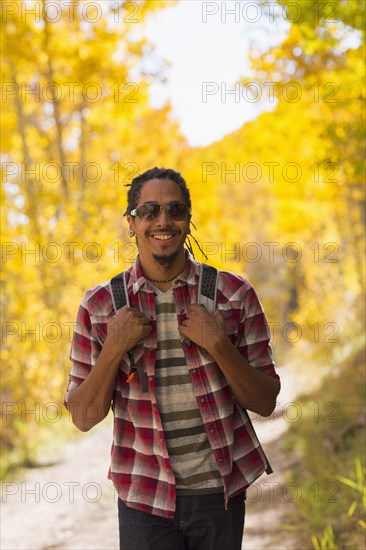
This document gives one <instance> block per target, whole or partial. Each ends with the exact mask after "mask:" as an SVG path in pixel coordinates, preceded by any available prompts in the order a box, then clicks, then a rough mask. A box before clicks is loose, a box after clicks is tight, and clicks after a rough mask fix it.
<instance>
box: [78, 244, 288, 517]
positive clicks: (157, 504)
mask: <svg viewBox="0 0 366 550" xmlns="http://www.w3.org/2000/svg"><path fill="white" fill-rule="evenodd" d="M198 278H199V264H198V263H197V262H196V261H194V260H193V258H192V256H191V255H190V254H189V253H188V251H187V263H186V267H185V270H184V272H183V274H182V275H180V276H179V279H178V280H177V281H174V283H173V293H174V300H175V303H176V308H177V322H178V323H179V324H180V323H182V321H183V320H184V319H185V315H186V312H187V308H188V306H189V305H190V304H191V303H197V288H198ZM126 283H127V289H128V294H129V299H130V305H131V307H132V308H138V309H140V310H141V311H143V312H144V313H145V315H146V316H147V317H148V318H149V319H150V322H151V326H152V330H151V332H150V334H149V335H148V336H147V337H146V338H145V339H144V341H143V343H141V344H139V345H137V346H136V347H135V348H133V350H132V352H133V356H134V361H135V363H136V364H138V365H141V366H142V367H143V370H144V371H145V372H146V375H147V381H148V392H147V393H143V392H142V388H141V382H140V380H139V377H138V376H137V375H136V376H135V377H134V378H133V380H132V381H131V382H130V383H129V384H127V383H126V380H127V377H128V375H129V373H130V359H129V357H128V355H127V354H126V355H125V356H124V358H123V360H122V362H121V365H120V369H119V372H118V374H117V377H116V381H115V385H114V390H113V402H112V408H113V413H114V434H113V445H112V450H111V455H112V458H111V466H110V469H109V474H108V476H109V478H110V479H112V481H113V484H114V486H115V488H116V491H117V493H118V495H119V497H120V498H121V499H122V501H123V502H125V504H126V505H127V506H129V507H131V508H135V509H137V510H142V511H144V512H147V513H150V514H155V515H157V516H161V517H165V518H170V519H172V518H174V512H175V500H176V490H175V478H174V473H173V471H172V467H171V464H170V460H169V455H168V452H167V447H166V442H165V436H164V431H163V427H162V421H161V417H160V414H159V408H158V403H157V401H156V397H155V381H154V380H155V373H154V366H155V359H156V350H157V331H156V310H155V297H154V291H153V289H152V288H151V287H150V286H149V284H148V281H147V279H146V278H145V276H144V274H143V272H142V269H141V265H140V261H139V259H138V258H137V259H136V261H135V263H134V264H133V266H132V267H130V268H129V269H127V271H126ZM217 308H218V309H219V311H220V313H221V314H222V316H223V317H224V326H225V331H226V333H227V334H228V335H229V337H230V339H231V341H232V342H233V343H234V345H235V346H236V347H237V348H238V349H239V351H240V352H241V354H242V355H243V357H244V358H245V359H246V360H247V361H248V362H249V363H250V364H251V365H252V366H253V368H257V369H259V370H260V371H262V372H264V373H265V374H266V375H268V376H271V377H272V378H274V379H275V380H276V381H278V383H280V381H279V377H278V375H277V374H276V372H275V369H274V363H273V359H272V353H271V348H270V344H269V340H270V333H269V329H268V326H267V322H266V319H265V316H264V313H263V309H262V307H261V304H260V302H259V300H258V298H257V295H256V293H255V291H254V289H253V287H252V286H251V285H250V283H249V282H248V281H247V280H246V279H244V278H242V277H240V276H238V275H235V274H233V273H229V272H226V271H220V272H219V282H218V291H217ZM113 315H114V309H113V304H112V299H111V294H110V286H109V281H108V282H106V283H102V284H100V285H98V286H96V287H94V288H92V289H90V290H88V291H87V292H86V294H85V296H84V298H83V300H82V303H81V305H80V307H79V311H78V316H77V323H76V325H75V330H74V338H73V343H72V348H71V360H72V369H71V373H70V384H69V389H71V388H72V387H76V386H75V385H79V384H81V383H82V382H83V380H85V378H86V377H87V376H88V374H89V372H90V370H91V369H92V368H93V366H94V365H95V362H96V360H97V358H98V355H99V353H100V351H101V349H102V346H103V343H104V341H105V338H106V331H107V319H108V318H109V317H111V316H113ZM182 347H183V351H184V355H185V357H186V361H187V367H188V371H189V373H190V376H191V381H192V386H193V391H194V393H195V396H196V399H197V404H198V407H199V410H200V413H201V416H202V423H203V425H204V428H205V430H206V433H207V437H208V440H209V442H210V445H211V447H212V450H213V453H214V455H215V459H216V462H217V467H218V469H219V470H220V472H221V475H222V478H223V481H224V491H225V494H224V498H225V506H226V507H227V502H228V499H229V498H231V497H233V496H235V495H236V494H238V493H239V492H241V491H243V489H245V488H247V487H248V486H249V485H250V484H251V483H253V482H254V481H255V480H256V479H257V478H258V477H259V476H260V475H261V474H262V473H263V472H264V471H265V470H266V468H267V461H266V458H265V455H264V453H263V450H262V448H261V446H260V443H259V441H258V439H257V437H256V435H255V432H254V429H253V427H252V425H251V422H250V421H249V420H248V416H247V414H246V411H244V410H243V408H242V407H241V405H240V404H239V403H238V402H237V400H236V399H235V396H234V395H233V392H232V390H231V388H230V386H229V385H228V383H227V381H226V379H225V376H224V374H223V373H222V371H221V370H220V368H219V367H218V365H217V364H216V363H215V362H214V361H213V360H212V357H211V356H210V355H209V354H208V353H207V352H206V351H205V350H204V349H202V348H200V347H198V346H197V345H195V344H193V343H188V342H186V341H184V340H183V341H182Z"/></svg>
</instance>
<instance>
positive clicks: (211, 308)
mask: <svg viewBox="0 0 366 550" xmlns="http://www.w3.org/2000/svg"><path fill="white" fill-rule="evenodd" d="M218 280H219V272H218V270H217V269H216V268H215V267H212V266H210V265H207V264H200V275H199V281H198V298H197V300H198V304H200V305H203V306H205V308H206V309H207V311H208V312H209V313H211V314H213V313H215V309H216V294H217V285H218Z"/></svg>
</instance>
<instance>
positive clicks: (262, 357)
mask: <svg viewBox="0 0 366 550" xmlns="http://www.w3.org/2000/svg"><path fill="white" fill-rule="evenodd" d="M248 284H249V283H248ZM270 339H271V333H270V330H269V327H268V323H267V319H266V317H265V314H264V311H263V308H262V304H261V303H260V301H259V298H258V296H257V294H256V292H255V290H254V288H253V287H252V286H251V285H250V284H249V286H248V289H247V293H246V297H245V300H244V307H243V312H242V316H241V321H240V326H239V331H238V339H237V348H238V350H239V351H240V353H241V354H242V355H243V357H244V358H245V359H246V360H247V361H248V363H249V364H250V365H251V366H252V367H255V368H257V369H258V370H260V371H261V372H263V373H265V374H267V375H268V376H270V377H271V378H273V379H274V380H276V381H277V382H278V384H280V377H279V376H278V374H277V373H276V370H275V362H274V359H273V352H272V347H271V344H270Z"/></svg>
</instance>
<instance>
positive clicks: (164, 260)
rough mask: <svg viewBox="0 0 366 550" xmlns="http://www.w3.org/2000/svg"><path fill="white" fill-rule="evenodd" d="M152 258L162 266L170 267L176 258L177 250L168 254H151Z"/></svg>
mask: <svg viewBox="0 0 366 550" xmlns="http://www.w3.org/2000/svg"><path fill="white" fill-rule="evenodd" d="M153 258H154V260H155V261H156V262H157V263H158V264H159V265H161V266H163V267H170V266H172V265H173V264H174V262H175V260H176V259H177V258H178V250H176V251H175V252H173V253H172V254H169V255H164V256H163V255H161V254H153Z"/></svg>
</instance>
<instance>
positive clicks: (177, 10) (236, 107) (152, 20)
mask: <svg viewBox="0 0 366 550" xmlns="http://www.w3.org/2000/svg"><path fill="white" fill-rule="evenodd" d="M167 3H169V0H167ZM277 7H278V8H279V6H277ZM279 13H280V12H279ZM288 28H289V22H288V21H286V19H285V18H283V17H280V19H279V21H271V18H270V14H269V12H267V13H265V11H264V10H263V8H260V7H259V6H258V5H257V4H256V2H255V1H253V0H242V1H240V2H238V1H236V2H234V1H225V2H220V1H219V2H217V1H216V2H206V1H200V0H181V1H179V2H178V4H177V5H175V6H174V5H172V6H169V7H167V8H165V9H163V10H159V11H158V12H156V13H154V14H150V15H149V16H148V19H147V24H146V36H147V38H148V39H149V41H151V42H152V43H154V44H155V47H156V55H157V56H158V57H159V58H161V59H165V60H167V61H168V62H169V66H168V68H167V70H166V75H167V82H165V83H164V85H153V86H152V89H151V102H152V104H153V105H154V106H155V107H159V106H161V105H162V103H163V102H164V100H165V99H166V98H169V99H170V101H171V103H172V107H173V114H174V117H175V118H176V119H178V120H179V121H180V125H181V130H182V132H183V134H184V135H185V136H186V137H187V139H188V142H189V144H190V145H192V146H200V145H208V144H210V143H212V142H214V141H217V140H220V139H221V138H222V137H223V136H224V135H225V134H228V133H230V132H232V131H234V130H236V129H238V128H240V127H241V126H242V125H243V124H244V123H245V122H246V121H249V120H253V119H254V118H256V117H257V116H258V114H259V113H260V112H263V110H269V109H273V107H274V104H273V103H271V104H270V103H268V102H266V101H265V100H264V95H265V93H264V92H263V91H262V90H261V89H260V88H259V85H256V86H253V87H252V88H251V91H252V92H255V94H256V95H255V96H253V95H251V94H250V92H249V91H248V90H246V89H243V88H242V87H241V85H240V79H241V78H243V76H249V77H250V66H249V62H248V48H249V46H253V45H254V46H255V47H256V49H257V50H259V51H260V50H261V49H262V50H266V49H267V48H268V47H269V46H271V45H274V44H276V43H279V42H280V41H282V40H283V38H284V36H285V34H286V32H287V30H288ZM253 81H254V82H255V79H254V80H253ZM230 91H232V93H230Z"/></svg>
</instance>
